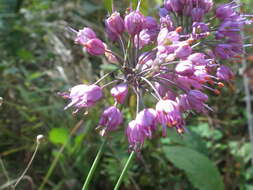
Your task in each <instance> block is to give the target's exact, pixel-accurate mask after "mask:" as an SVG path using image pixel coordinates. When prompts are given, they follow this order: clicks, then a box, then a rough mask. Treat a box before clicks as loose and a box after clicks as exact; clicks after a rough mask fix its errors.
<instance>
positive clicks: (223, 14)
mask: <svg viewBox="0 0 253 190" xmlns="http://www.w3.org/2000/svg"><path fill="white" fill-rule="evenodd" d="M215 14H216V16H217V17H218V18H219V19H221V20H224V19H226V18H229V17H232V16H234V14H235V12H234V9H233V7H232V4H231V3H230V4H223V5H220V6H219V7H218V8H217V9H216V12H215Z"/></svg>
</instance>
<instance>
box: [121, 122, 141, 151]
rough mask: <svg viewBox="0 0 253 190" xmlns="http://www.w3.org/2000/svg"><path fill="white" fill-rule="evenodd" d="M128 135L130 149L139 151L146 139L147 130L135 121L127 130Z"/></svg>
mask: <svg viewBox="0 0 253 190" xmlns="http://www.w3.org/2000/svg"><path fill="white" fill-rule="evenodd" d="M126 135H127V138H128V142H129V144H130V147H131V148H132V149H134V150H138V149H139V147H141V146H142V145H143V143H144V141H145V139H146V134H145V130H144V129H143V127H142V126H141V125H138V124H137V123H136V121H135V120H132V121H131V122H130V123H129V124H128V126H127V129H126Z"/></svg>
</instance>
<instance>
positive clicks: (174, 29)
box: [62, 0, 251, 151]
mask: <svg viewBox="0 0 253 190" xmlns="http://www.w3.org/2000/svg"><path fill="white" fill-rule="evenodd" d="M139 6H140V4H138V6H137V8H136V10H133V9H127V11H126V13H125V15H124V17H123V16H121V15H120V13H119V12H116V11H115V12H113V13H112V14H111V15H110V16H109V17H108V18H107V19H106V20H105V27H106V29H105V31H106V33H107V36H108V39H109V41H111V42H112V43H111V44H109V43H107V44H105V43H104V42H103V41H102V40H100V39H99V38H98V37H97V36H96V34H95V32H94V31H93V30H92V29H90V28H86V27H85V28H83V29H82V30H79V31H76V39H75V43H77V44H79V45H81V46H82V47H83V49H84V51H86V52H88V53H89V54H90V55H94V56H98V55H105V56H106V58H107V59H108V62H109V63H111V64H116V65H117V66H118V69H117V70H115V71H113V72H114V76H115V78H114V80H113V81H112V82H110V83H108V84H105V85H104V86H102V87H100V86H98V85H97V84H99V83H100V82H101V81H102V80H103V79H104V78H105V77H107V76H109V75H106V76H103V77H102V78H101V79H100V80H99V81H97V82H96V83H95V84H91V85H84V84H81V85H77V86H75V87H73V88H71V89H70V92H69V93H64V94H62V96H64V97H66V98H68V99H70V103H69V104H68V105H67V106H66V107H65V108H66V109H67V108H69V107H71V106H72V107H75V108H76V111H79V110H80V109H82V108H86V109H87V108H89V107H91V106H94V105H95V103H96V102H98V101H99V100H101V99H102V98H103V88H106V87H108V86H110V85H112V84H115V86H114V87H112V88H111V91H110V92H111V95H112V96H113V97H114V100H115V104H114V105H112V106H110V107H108V108H106V109H105V110H104V112H103V113H102V116H101V119H100V121H99V128H101V132H102V133H101V134H102V135H105V134H108V132H110V131H113V130H116V129H118V127H119V126H120V125H121V124H122V122H123V115H122V113H121V110H120V109H119V108H117V106H118V105H119V104H121V105H127V102H126V101H125V100H126V98H127V96H128V94H129V93H135V94H136V97H137V103H136V104H137V105H136V107H137V113H136V118H135V119H134V120H132V121H131V122H129V124H128V126H127V128H126V135H127V138H128V141H129V144H130V148H131V149H133V150H135V151H137V150H139V149H140V148H141V146H142V145H143V143H144V141H145V139H147V138H151V137H152V134H153V133H154V132H155V131H157V130H159V128H161V131H162V135H163V136H166V133H167V132H166V130H167V128H175V129H176V131H177V132H178V133H183V132H184V131H185V118H184V116H185V115H186V114H185V113H189V112H190V111H195V112H198V113H204V114H205V113H206V112H207V111H208V110H211V108H210V107H209V106H208V105H207V100H208V96H207V94H206V93H205V91H204V90H208V91H209V92H210V91H211V93H214V94H217V95H218V94H220V88H222V87H223V86H224V82H229V81H230V80H231V79H232V78H233V76H234V74H233V72H232V71H231V70H230V69H229V67H228V66H225V65H222V64H221V61H220V60H222V59H236V58H238V55H240V54H241V53H242V49H243V41H242V39H241V35H240V30H241V29H242V27H243V26H244V25H245V24H250V23H251V20H249V19H248V17H250V15H242V14H240V13H239V12H238V11H237V10H236V8H237V7H238V5H237V4H236V3H235V2H230V3H228V4H224V5H220V6H218V7H216V6H215V5H214V3H213V2H212V0H166V1H165V2H164V7H162V8H160V10H159V19H156V18H153V17H150V16H144V15H143V14H142V13H141V12H140V10H139ZM207 15H208V16H207ZM209 18H211V19H209ZM214 24H215V25H214ZM217 24H218V25H217ZM112 44H113V45H114V46H115V47H114V48H111V49H114V51H112V50H111V49H110V46H111V45H112ZM109 63H108V64H109ZM148 95H150V96H153V97H154V99H155V101H156V102H157V103H156V106H155V108H146V107H145V102H144V100H143V97H144V96H148ZM121 109H124V108H122V106H121ZM159 126H161V127H159Z"/></svg>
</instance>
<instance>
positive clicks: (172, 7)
mask: <svg viewBox="0 0 253 190" xmlns="http://www.w3.org/2000/svg"><path fill="white" fill-rule="evenodd" d="M164 7H165V8H166V9H167V10H168V11H174V12H178V13H181V11H182V10H183V5H182V3H181V2H180V0H167V1H165V3H164Z"/></svg>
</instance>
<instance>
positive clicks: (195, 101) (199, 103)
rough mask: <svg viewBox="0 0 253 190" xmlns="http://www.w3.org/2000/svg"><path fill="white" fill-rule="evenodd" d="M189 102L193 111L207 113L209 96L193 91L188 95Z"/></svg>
mask: <svg viewBox="0 0 253 190" xmlns="http://www.w3.org/2000/svg"><path fill="white" fill-rule="evenodd" d="M187 98H188V102H189V104H190V106H191V108H192V109H194V110H196V111H197V112H205V106H204V105H205V104H204V102H206V101H207V100H208V96H207V95H206V94H204V93H203V92H201V91H199V90H191V91H190V92H189V93H188V96H187Z"/></svg>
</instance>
